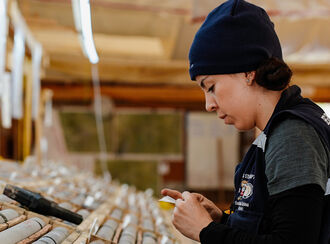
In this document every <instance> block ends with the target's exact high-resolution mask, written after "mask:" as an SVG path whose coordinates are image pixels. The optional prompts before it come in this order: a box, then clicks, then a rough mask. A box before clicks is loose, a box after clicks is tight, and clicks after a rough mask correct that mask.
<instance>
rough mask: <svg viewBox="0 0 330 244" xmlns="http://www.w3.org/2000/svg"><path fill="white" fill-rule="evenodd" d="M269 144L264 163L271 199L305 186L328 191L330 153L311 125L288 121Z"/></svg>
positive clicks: (280, 127)
mask: <svg viewBox="0 0 330 244" xmlns="http://www.w3.org/2000/svg"><path fill="white" fill-rule="evenodd" d="M267 140H268V141H267V146H266V150H265V160H266V176H267V179H268V183H267V187H268V191H269V194H270V195H274V194H277V193H280V192H283V191H285V190H289V189H292V188H294V187H298V186H302V185H306V184H318V185H320V186H321V187H322V189H323V190H324V191H325V189H326V184H327V180H328V177H327V171H328V168H329V154H330V153H329V149H328V148H327V147H326V146H325V145H323V143H322V141H321V139H320V137H319V136H318V134H317V132H316V131H315V129H314V128H313V127H312V126H311V125H309V124H308V123H306V122H305V121H303V120H300V119H295V118H288V119H286V120H284V121H283V122H281V123H280V124H279V125H278V126H277V127H276V128H275V129H274V130H273V132H272V133H271V136H270V137H269V138H268V139H267Z"/></svg>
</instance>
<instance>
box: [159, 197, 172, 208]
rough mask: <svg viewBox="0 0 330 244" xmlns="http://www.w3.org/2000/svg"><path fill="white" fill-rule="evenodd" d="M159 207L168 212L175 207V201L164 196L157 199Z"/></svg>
mask: <svg viewBox="0 0 330 244" xmlns="http://www.w3.org/2000/svg"><path fill="white" fill-rule="evenodd" d="M159 207H160V208H161V209H164V210H170V209H173V208H174V207H175V200H174V199H173V198H172V197H169V196H165V197H163V198H162V199H159Z"/></svg>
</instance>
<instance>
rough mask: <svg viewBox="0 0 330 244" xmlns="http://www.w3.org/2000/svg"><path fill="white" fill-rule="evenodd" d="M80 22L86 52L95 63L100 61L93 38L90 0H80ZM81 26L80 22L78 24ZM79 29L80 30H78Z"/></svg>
mask: <svg viewBox="0 0 330 244" xmlns="http://www.w3.org/2000/svg"><path fill="white" fill-rule="evenodd" d="M79 7H80V24H81V35H82V41H83V46H84V49H85V53H86V55H87V57H88V59H89V61H90V62H91V63H93V64H96V63H98V62H99V56H98V54H97V52H96V48H95V45H94V40H93V31H92V18H91V8H90V3H89V0H80V1H79ZM76 27H78V28H79V24H77V25H76ZM78 31H79V30H78Z"/></svg>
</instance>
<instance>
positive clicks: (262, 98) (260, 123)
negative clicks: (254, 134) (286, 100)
mask: <svg viewBox="0 0 330 244" xmlns="http://www.w3.org/2000/svg"><path fill="white" fill-rule="evenodd" d="M281 93H282V91H270V90H263V91H262V92H261V95H259V96H258V98H257V113H256V114H257V118H256V127H257V128H258V129H259V130H261V131H263V130H264V129H265V127H266V125H267V123H268V121H269V119H270V117H271V116H272V114H273V112H274V109H275V107H276V105H277V103H278V101H279V100H280V97H281Z"/></svg>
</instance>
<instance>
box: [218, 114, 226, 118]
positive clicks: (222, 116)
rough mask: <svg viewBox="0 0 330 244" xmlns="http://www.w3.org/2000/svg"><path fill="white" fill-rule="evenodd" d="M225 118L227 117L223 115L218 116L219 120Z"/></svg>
mask: <svg viewBox="0 0 330 244" xmlns="http://www.w3.org/2000/svg"><path fill="white" fill-rule="evenodd" d="M226 117H227V115H225V114H224V115H221V116H219V118H220V119H225V118H226Z"/></svg>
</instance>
